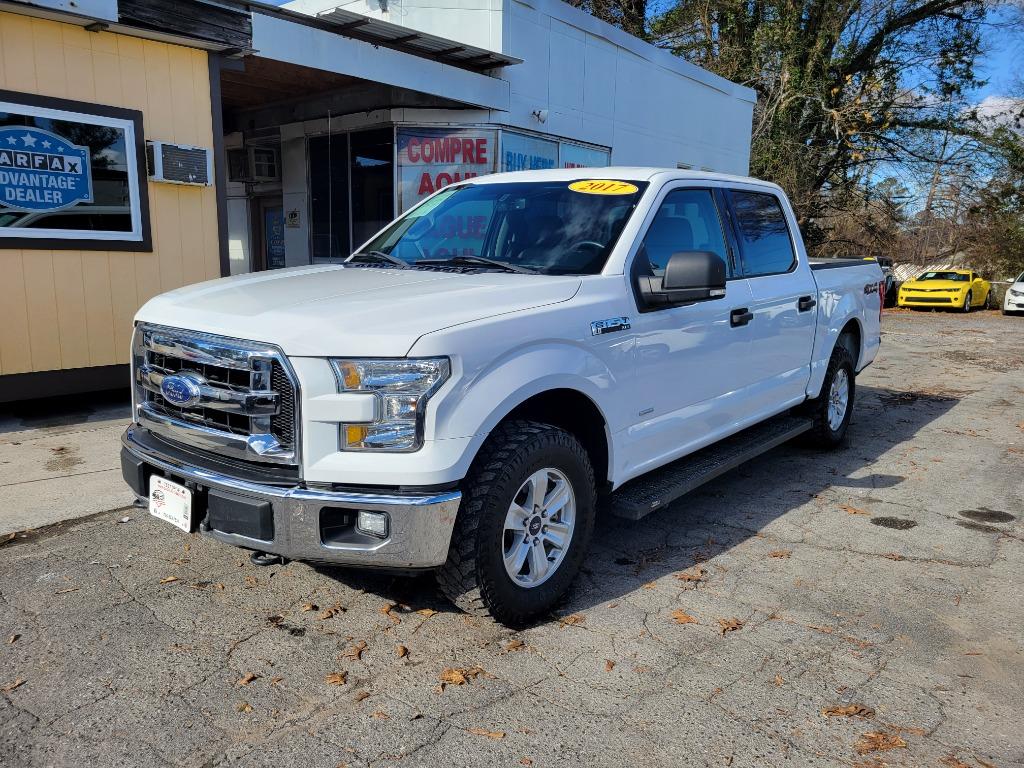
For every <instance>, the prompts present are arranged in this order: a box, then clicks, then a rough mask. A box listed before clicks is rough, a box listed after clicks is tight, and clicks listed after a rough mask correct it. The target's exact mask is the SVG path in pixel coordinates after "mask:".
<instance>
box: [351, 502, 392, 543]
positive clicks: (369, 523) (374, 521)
mask: <svg viewBox="0 0 1024 768" xmlns="http://www.w3.org/2000/svg"><path fill="white" fill-rule="evenodd" d="M356 528H358V529H359V531H360V532H361V533H368V534H370V535H371V536H379V537H380V538H382V539H385V538H387V535H388V513H387V512H370V511H369V510H368V509H360V510H359V518H358V520H357V521H356Z"/></svg>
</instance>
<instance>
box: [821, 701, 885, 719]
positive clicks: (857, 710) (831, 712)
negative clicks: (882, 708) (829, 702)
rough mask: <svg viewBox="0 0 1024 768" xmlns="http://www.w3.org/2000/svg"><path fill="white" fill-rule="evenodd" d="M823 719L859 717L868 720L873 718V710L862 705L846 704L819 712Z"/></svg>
mask: <svg viewBox="0 0 1024 768" xmlns="http://www.w3.org/2000/svg"><path fill="white" fill-rule="evenodd" d="M821 714H822V716H823V717H859V718H861V719H863V720H870V719H871V718H873V717H874V716H875V710H873V709H872V708H871V707H866V706H864V705H863V704H847V705H846V706H842V707H840V706H835V707H825V708H824V709H823V710H821Z"/></svg>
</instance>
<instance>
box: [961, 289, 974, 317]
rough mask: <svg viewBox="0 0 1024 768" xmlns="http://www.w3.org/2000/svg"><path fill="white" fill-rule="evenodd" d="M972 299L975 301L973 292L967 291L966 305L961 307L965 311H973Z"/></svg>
mask: <svg viewBox="0 0 1024 768" xmlns="http://www.w3.org/2000/svg"><path fill="white" fill-rule="evenodd" d="M972 301H974V297H973V296H972V295H971V292H970V291H968V292H967V295H966V296H964V305H963V307H961V309H962V310H963V311H964V312H965V313H967V312H970V311H971V302H972Z"/></svg>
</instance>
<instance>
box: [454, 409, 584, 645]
mask: <svg viewBox="0 0 1024 768" xmlns="http://www.w3.org/2000/svg"><path fill="white" fill-rule="evenodd" d="M531 494H532V495H531ZM559 494H561V495H559ZM556 496H557V498H556ZM549 499H550V502H548V503H547V506H545V502H546V501H547V500H549ZM537 501H540V503H539V504H537V503H536V502H537ZM559 502H560V503H561V505H560V506H559ZM595 505H596V491H595V486H594V470H593V468H592V466H591V463H590V457H589V456H588V455H587V452H586V450H584V448H583V446H582V445H580V443H579V441H578V440H577V439H576V438H575V437H574V436H573V435H571V434H570V433H569V432H566V431H565V430H562V429H559V428H558V427H554V426H551V425H550V424H541V423H538V422H534V421H510V422H507V423H505V424H502V425H500V426H499V427H498V428H497V429H496V430H495V431H494V432H492V433H491V435H490V436H489V437H488V439H487V442H486V443H484V446H483V448H481V449H480V453H479V454H478V455H477V457H476V459H475V460H474V462H473V466H472V467H471V469H470V472H469V475H468V476H467V477H466V480H465V481H464V483H463V498H462V506H461V508H460V509H459V515H458V518H457V519H456V521H455V529H454V531H453V532H452V541H451V545H450V547H449V550H448V560H447V562H445V564H444V565H443V566H441V568H440V570H438V572H437V582H438V585H439V586H440V588H441V591H442V592H443V593H444V595H445V596H446V597H447V598H448V599H449V600H451V601H452V602H453V603H455V605H456V606H458V607H459V608H461V609H462V610H463V611H466V612H467V613H472V614H490V615H491V616H493V617H494V618H495V619H496V620H497V621H499V622H501V623H503V624H507V625H510V626H522V625H524V624H526V623H528V622H529V621H531V620H532V619H536V618H537V617H539V616H542V615H544V614H546V613H548V612H549V611H551V609H552V608H553V607H554V606H555V604H556V603H557V602H558V601H559V600H560V599H561V598H562V596H563V595H564V594H565V592H566V590H568V588H569V585H570V584H571V583H572V581H573V579H574V578H575V576H576V574H577V572H578V571H579V569H580V565H581V564H582V562H583V558H584V556H585V555H586V552H587V548H588V547H589V544H590V536H591V533H592V532H593V528H594V517H595ZM570 510H571V511H570ZM542 515H543V516H542ZM510 521H511V522H510ZM548 523H550V524H551V525H550V530H549V526H548ZM558 540H561V544H562V546H560V547H559V546H555V542H556V541H558ZM513 574H515V575H513Z"/></svg>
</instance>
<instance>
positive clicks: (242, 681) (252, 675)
mask: <svg viewBox="0 0 1024 768" xmlns="http://www.w3.org/2000/svg"><path fill="white" fill-rule="evenodd" d="M259 679H260V676H259V675H257V674H256V673H255V672H247V673H246V674H245V676H244V677H242V678H241V679H240V680H239V681H238V682H237V683H235V685H248V684H249V683H251V682H252V681H253V680H259Z"/></svg>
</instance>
